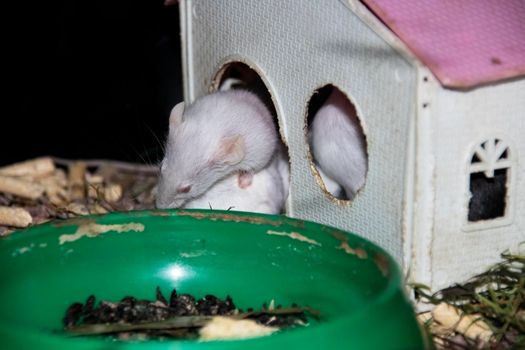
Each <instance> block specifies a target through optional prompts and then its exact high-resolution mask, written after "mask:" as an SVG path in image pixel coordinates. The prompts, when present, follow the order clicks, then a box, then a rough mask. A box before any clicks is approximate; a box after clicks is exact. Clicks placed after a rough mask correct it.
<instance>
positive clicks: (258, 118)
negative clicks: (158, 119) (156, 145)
mask: <svg viewBox="0 0 525 350" xmlns="http://www.w3.org/2000/svg"><path fill="white" fill-rule="evenodd" d="M169 124H170V125H169V135H168V139H167V143H166V154H165V155H164V159H163V160H162V163H161V171H160V177H159V184H158V190H157V198H156V205H157V207H158V208H177V207H180V206H181V205H183V204H184V202H186V201H188V200H190V199H192V198H197V197H199V196H200V195H202V194H203V193H204V192H205V191H207V190H208V189H209V188H210V187H211V186H212V185H213V184H214V183H216V182H217V181H219V180H222V179H223V178H225V177H226V176H228V175H230V174H233V173H238V172H240V171H243V172H245V173H247V174H248V175H250V174H253V173H255V172H258V171H260V170H261V169H263V168H264V167H265V166H266V165H267V164H268V163H269V162H270V160H271V158H272V156H273V154H274V152H275V149H276V144H277V132H276V130H275V125H274V122H273V119H272V115H271V114H270V112H269V111H268V109H267V108H266V107H265V106H264V104H263V103H262V102H261V100H260V99H259V98H258V97H257V96H256V95H254V94H252V93H250V92H248V91H243V90H231V91H220V92H216V93H213V94H210V95H206V96H204V97H202V98H200V99H198V100H196V101H195V102H194V103H193V104H191V105H190V106H189V107H188V108H185V107H184V103H183V102H181V103H179V104H177V105H176V106H175V107H174V108H173V110H172V111H171V115H170V122H169ZM245 177H247V178H248V179H249V178H250V176H245Z"/></svg>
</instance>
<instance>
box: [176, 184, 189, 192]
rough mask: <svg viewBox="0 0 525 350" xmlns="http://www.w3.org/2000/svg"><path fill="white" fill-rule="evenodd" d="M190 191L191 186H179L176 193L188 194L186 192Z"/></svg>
mask: <svg viewBox="0 0 525 350" xmlns="http://www.w3.org/2000/svg"><path fill="white" fill-rule="evenodd" d="M190 190H191V186H190V185H185V186H179V187H178V188H177V193H188V192H190Z"/></svg>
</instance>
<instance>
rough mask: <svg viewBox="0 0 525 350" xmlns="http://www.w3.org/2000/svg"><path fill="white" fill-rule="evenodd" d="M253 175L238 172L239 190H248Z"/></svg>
mask: <svg viewBox="0 0 525 350" xmlns="http://www.w3.org/2000/svg"><path fill="white" fill-rule="evenodd" d="M252 180H253V173H252V172H250V171H240V172H239V177H238V179H237V181H238V183H239V187H240V188H248V187H250V185H251V184H252Z"/></svg>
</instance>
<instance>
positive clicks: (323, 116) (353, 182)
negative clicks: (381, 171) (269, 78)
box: [309, 88, 368, 199]
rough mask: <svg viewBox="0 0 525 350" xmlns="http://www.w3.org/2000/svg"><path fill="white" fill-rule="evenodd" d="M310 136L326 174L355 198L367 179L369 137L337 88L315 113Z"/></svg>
mask: <svg viewBox="0 0 525 350" xmlns="http://www.w3.org/2000/svg"><path fill="white" fill-rule="evenodd" d="M309 138H310V145H311V148H312V153H313V155H314V159H315V161H316V162H317V163H318V165H319V168H321V169H322V172H323V173H324V175H325V176H327V177H329V178H331V179H333V180H334V181H335V182H336V183H338V184H339V185H341V186H342V187H343V189H344V190H345V192H346V197H347V198H348V199H353V198H354V196H355V194H356V193H357V191H358V190H359V189H360V188H361V187H362V186H363V185H364V183H365V176H366V172H367V166H368V165H367V153H366V140H365V135H364V134H363V129H362V128H361V125H360V123H359V119H358V118H357V115H356V112H355V109H354V108H353V106H352V105H351V103H350V101H349V100H348V99H347V98H346V96H345V95H344V94H343V93H342V92H341V91H339V90H338V89H337V88H334V89H333V90H332V92H331V93H330V96H329V97H328V100H327V101H326V103H325V104H324V105H323V106H322V107H321V108H320V109H319V111H318V112H317V113H316V114H315V116H314V119H313V121H312V124H311V129H310V133H309ZM321 174H322V173H321ZM322 175H323V174H322ZM322 175H321V176H322ZM325 184H326V183H325Z"/></svg>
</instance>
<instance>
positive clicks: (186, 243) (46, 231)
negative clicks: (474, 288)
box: [0, 210, 425, 350]
mask: <svg viewBox="0 0 525 350" xmlns="http://www.w3.org/2000/svg"><path fill="white" fill-rule="evenodd" d="M110 225H111V226H110ZM0 269H1V271H2V272H1V281H2V284H1V288H0V344H1V348H2V349H54V350H59V349H119V348H123V349H135V348H136V349H289V348H297V349H422V348H424V347H425V346H424V337H423V335H422V332H421V329H420V327H419V326H418V324H417V322H416V319H415V315H414V312H413V310H412V307H411V305H410V303H409V302H408V300H407V298H406V297H405V294H404V292H403V288H402V286H401V275H400V271H399V269H398V267H397V266H396V264H395V262H394V261H393V260H392V259H391V258H390V257H389V256H388V255H387V254H386V253H385V251H383V250H382V249H380V248H379V247H377V246H376V245H374V244H372V243H370V242H369V241H366V240H364V239H362V238H359V237H358V236H355V235H353V234H350V233H346V232H344V231H340V230H337V229H334V228H331V227H327V226H323V225H319V224H316V223H312V222H307V221H301V220H295V219H290V218H286V217H282V216H270V215H257V214H251V213H240V212H225V211H204V210H178V211H177V210H168V211H138V212H130V213H112V214H107V215H103V216H92V217H83V218H79V219H72V220H67V221H59V222H52V223H47V224H44V225H40V226H35V227H33V228H30V229H27V230H24V231H20V232H16V233H13V234H12V235H11V236H9V237H7V238H5V239H3V240H1V241H0ZM156 286H160V288H161V290H162V291H163V292H164V294H165V295H169V293H170V292H171V290H172V289H173V288H176V289H177V291H179V292H180V293H191V294H193V295H195V296H196V297H203V296H204V295H205V294H214V295H217V296H218V297H220V298H224V297H226V295H228V294H229V295H231V296H232V297H233V300H234V301H235V303H236V305H237V306H238V307H241V308H244V309H246V308H248V307H254V308H258V307H260V306H261V305H262V303H263V302H269V301H270V300H271V299H275V302H276V303H277V304H282V305H283V306H289V305H291V304H292V303H297V304H299V305H301V306H310V307H312V308H315V309H317V310H319V311H320V312H321V319H320V320H319V321H312V322H311V324H310V325H309V326H307V327H304V328H295V329H291V330H286V331H282V332H279V333H276V334H273V335H271V336H267V337H260V338H252V339H247V340H236V341H212V342H199V341H190V340H186V341H176V340H173V341H158V340H156V341H155V340H150V341H143V342H139V341H135V342H124V341H118V340H112V339H109V338H107V337H105V338H104V337H100V338H99V337H71V336H68V335H67V334H65V333H64V332H63V330H62V317H63V315H64V312H65V310H66V308H67V307H68V306H69V305H70V304H71V303H73V302H76V301H79V302H84V301H85V300H86V298H87V297H88V296H89V295H90V294H94V295H95V296H96V297H97V300H102V299H104V300H110V301H117V300H120V299H121V298H122V297H124V296H126V295H133V296H135V297H138V298H145V299H150V300H153V299H154V298H155V288H156Z"/></svg>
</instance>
